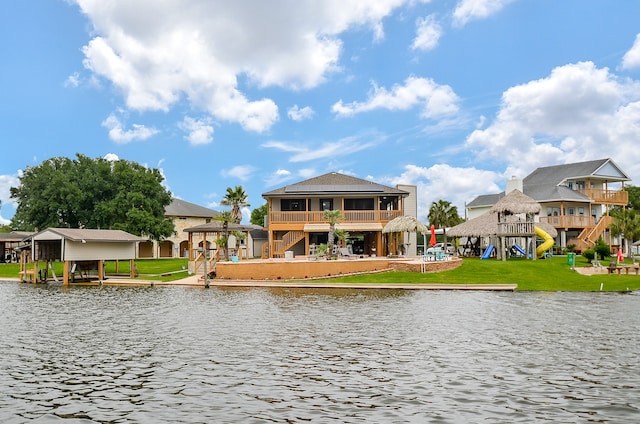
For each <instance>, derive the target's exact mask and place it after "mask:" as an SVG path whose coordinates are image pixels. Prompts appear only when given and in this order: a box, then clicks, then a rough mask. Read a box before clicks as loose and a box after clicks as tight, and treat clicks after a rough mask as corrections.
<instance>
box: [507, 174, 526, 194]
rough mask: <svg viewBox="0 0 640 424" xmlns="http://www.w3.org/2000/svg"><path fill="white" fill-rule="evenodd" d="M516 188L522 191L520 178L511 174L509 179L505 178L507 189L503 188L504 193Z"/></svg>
mask: <svg viewBox="0 0 640 424" xmlns="http://www.w3.org/2000/svg"><path fill="white" fill-rule="evenodd" d="M516 189H517V190H520V191H521V192H524V190H523V187H522V180H521V179H520V178H517V177H516V176H515V175H513V176H512V177H511V179H510V180H507V189H506V190H505V194H509V193H511V192H512V191H513V190H516Z"/></svg>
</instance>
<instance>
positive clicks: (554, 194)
mask: <svg viewBox="0 0 640 424" xmlns="http://www.w3.org/2000/svg"><path fill="white" fill-rule="evenodd" d="M629 181H631V179H630V178H629V176H628V175H627V174H626V173H625V172H624V171H623V170H622V169H621V168H620V167H619V166H618V165H617V164H616V163H615V162H614V161H613V160H612V159H610V158H607V159H598V160H592V161H587V162H578V163H570V164H565V165H554V166H546V167H542V168H538V169H536V170H535V171H533V172H532V173H531V174H529V175H528V176H526V177H525V178H524V179H523V180H521V179H518V178H515V177H513V178H512V179H511V180H509V181H507V190H506V191H507V192H509V191H511V190H512V189H514V188H516V189H519V190H520V191H522V192H523V193H524V194H526V195H527V196H529V197H531V198H533V199H534V200H536V201H537V202H538V203H540V205H541V207H542V209H541V211H540V213H539V216H538V219H539V222H545V223H548V224H550V225H552V226H553V227H554V228H555V229H556V230H557V231H558V235H557V237H556V240H555V244H556V245H557V246H560V247H563V248H564V247H567V245H570V244H572V245H575V246H576V250H578V251H582V250H585V249H588V248H591V247H593V246H594V245H595V243H596V241H597V240H598V238H600V237H603V238H605V239H606V240H607V242H608V243H609V244H610V245H611V244H613V243H612V241H611V237H610V234H609V232H608V229H609V225H610V224H611V217H610V216H609V211H610V210H611V208H612V207H614V206H622V207H626V206H627V204H628V203H629V196H628V193H627V191H626V190H625V183H628V182H629ZM504 195H505V194H504V192H503V193H498V194H489V195H482V196H478V197H477V198H475V199H474V200H473V201H471V202H469V203H468V204H467V205H466V212H467V217H468V219H472V218H475V217H477V216H480V215H482V214H483V213H484V212H486V211H488V210H489V209H491V207H492V206H493V205H495V204H496V203H497V202H498V201H499V200H500V199H501V198H502V197H504Z"/></svg>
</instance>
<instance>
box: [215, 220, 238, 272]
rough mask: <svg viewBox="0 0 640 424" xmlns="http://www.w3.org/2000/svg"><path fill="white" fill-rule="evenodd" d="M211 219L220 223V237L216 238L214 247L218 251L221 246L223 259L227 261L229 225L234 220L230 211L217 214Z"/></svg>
mask: <svg viewBox="0 0 640 424" xmlns="http://www.w3.org/2000/svg"><path fill="white" fill-rule="evenodd" d="M213 219H214V220H216V221H218V222H222V237H220V238H218V241H217V242H216V245H217V246H218V249H220V244H222V245H223V247H222V250H223V251H224V258H225V260H229V223H230V222H233V220H234V219H235V218H234V217H233V213H232V212H231V211H223V212H220V213H219V214H217V215H216V216H215V217H214V218H213Z"/></svg>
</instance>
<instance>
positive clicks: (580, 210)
mask: <svg viewBox="0 0 640 424" xmlns="http://www.w3.org/2000/svg"><path fill="white" fill-rule="evenodd" d="M578 215H580V216H583V215H584V208H578Z"/></svg>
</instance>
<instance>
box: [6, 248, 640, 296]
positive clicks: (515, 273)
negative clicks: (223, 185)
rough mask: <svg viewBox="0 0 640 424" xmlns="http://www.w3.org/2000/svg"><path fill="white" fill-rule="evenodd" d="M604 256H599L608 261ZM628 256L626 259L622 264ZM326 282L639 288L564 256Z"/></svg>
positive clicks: (177, 275) (166, 264)
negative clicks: (587, 271)
mask: <svg viewBox="0 0 640 424" xmlns="http://www.w3.org/2000/svg"><path fill="white" fill-rule="evenodd" d="M609 260H610V259H607V260H605V261H602V263H603V264H608V263H609ZM630 263H631V262H630V261H629V260H627V264H630ZM135 265H136V267H137V268H138V278H140V279H144V280H155V281H175V280H179V279H181V278H185V277H186V276H187V260H186V259H184V258H177V259H138V260H136V261H135ZM583 266H590V264H588V263H587V260H586V259H585V258H583V257H582V256H577V257H576V267H583ZM105 268H106V272H107V274H108V275H113V274H115V273H116V263H115V261H108V262H106V263H105ZM54 270H55V272H56V275H58V276H61V275H62V264H61V263H55V264H54ZM18 271H19V266H18V264H0V279H2V278H3V277H4V278H16V277H18ZM118 274H125V275H128V274H129V261H122V262H120V263H119V264H118ZM325 281H326V282H336V283H337V282H347V283H356V284H357V283H363V284H364V283H384V284H393V283H398V284H429V283H432V284H434V283H439V284H500V283H506V284H514V283H515V284H517V285H518V290H519V291H530V290H535V291H581V292H590V291H600V286H601V284H602V290H603V291H619V292H623V291H629V290H640V276H637V275H635V273H633V274H630V275H625V274H622V275H617V274H613V275H592V276H587V275H582V274H580V273H578V272H575V271H572V270H571V267H570V266H569V265H568V264H567V257H566V256H554V257H553V258H550V259H544V260H537V261H532V260H528V259H509V260H507V261H498V260H495V259H492V260H488V261H483V260H481V259H478V258H464V259H463V263H462V265H461V266H460V267H458V268H456V269H454V270H451V271H443V272H434V273H424V274H422V273H419V272H405V271H390V272H382V273H377V274H362V275H355V276H348V277H347V276H345V277H339V278H332V279H327V280H325Z"/></svg>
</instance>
